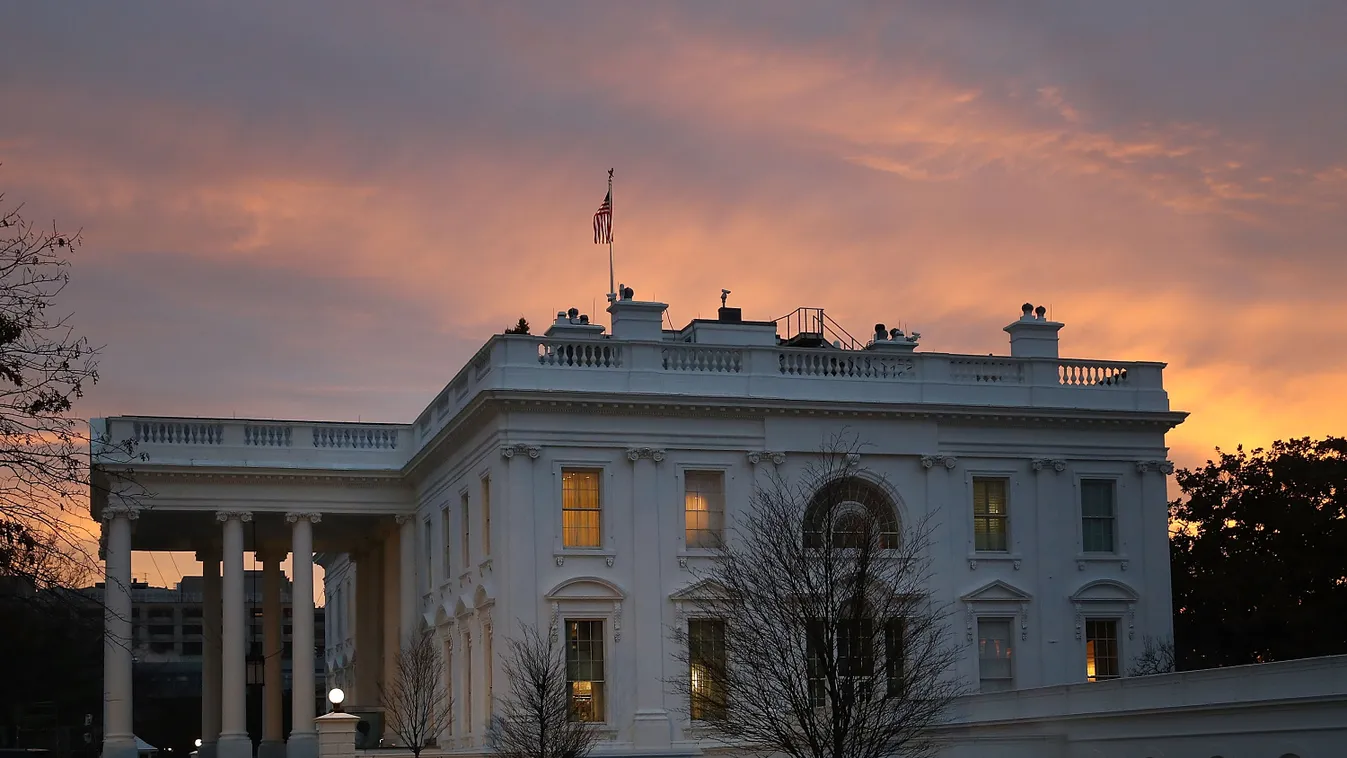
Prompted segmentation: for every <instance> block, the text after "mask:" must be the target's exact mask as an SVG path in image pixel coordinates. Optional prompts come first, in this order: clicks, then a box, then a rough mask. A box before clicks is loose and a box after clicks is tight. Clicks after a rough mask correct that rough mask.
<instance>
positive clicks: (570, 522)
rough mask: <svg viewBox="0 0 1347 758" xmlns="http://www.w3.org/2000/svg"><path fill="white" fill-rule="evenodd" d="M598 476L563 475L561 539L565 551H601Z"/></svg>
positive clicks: (595, 473) (588, 473) (564, 472)
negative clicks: (585, 548) (593, 548)
mask: <svg viewBox="0 0 1347 758" xmlns="http://www.w3.org/2000/svg"><path fill="white" fill-rule="evenodd" d="M600 509H601V503H600V495H599V472H597V471H563V472H562V473H561V539H562V545H564V546H565V547H600V546H601V544H602V543H601V542H600V541H599V539H600V535H599V516H600V515H601V513H602V511H601V510H600Z"/></svg>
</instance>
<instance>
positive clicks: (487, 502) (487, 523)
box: [482, 476, 491, 558]
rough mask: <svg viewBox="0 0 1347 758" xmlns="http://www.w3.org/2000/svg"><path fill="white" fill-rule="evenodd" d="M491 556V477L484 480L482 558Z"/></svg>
mask: <svg viewBox="0 0 1347 758" xmlns="http://www.w3.org/2000/svg"><path fill="white" fill-rule="evenodd" d="M490 555H491V477H489V476H488V477H484V478H483V479H482V557H483V558H486V557H488V556H490Z"/></svg>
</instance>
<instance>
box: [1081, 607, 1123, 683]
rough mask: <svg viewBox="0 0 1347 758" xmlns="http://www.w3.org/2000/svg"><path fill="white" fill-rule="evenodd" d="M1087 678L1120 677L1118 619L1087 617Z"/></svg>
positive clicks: (1094, 679) (1095, 680)
mask: <svg viewBox="0 0 1347 758" xmlns="http://www.w3.org/2000/svg"><path fill="white" fill-rule="evenodd" d="M1085 678H1086V679H1088V680H1089V681H1091V682H1098V681H1101V680H1103V679H1117V678H1118V620H1117V619H1085Z"/></svg>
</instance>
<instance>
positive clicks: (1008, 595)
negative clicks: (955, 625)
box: [960, 579, 1034, 603]
mask: <svg viewBox="0 0 1347 758" xmlns="http://www.w3.org/2000/svg"><path fill="white" fill-rule="evenodd" d="M960 599H961V600H963V601H964V602H965V603H992V602H1001V603H1027V602H1029V601H1030V600H1033V599H1034V598H1033V596H1032V595H1030V594H1029V593H1028V592H1025V591H1024V590H1022V589H1020V588H1018V587H1016V586H1014V585H1013V584H1010V583H1008V582H1003V581H1001V580H1000V579H996V580H994V581H991V582H988V583H986V584H984V585H982V586H981V587H979V588H977V589H975V590H973V591H972V592H969V593H968V594H966V595H964V596H963V597H962V598H960Z"/></svg>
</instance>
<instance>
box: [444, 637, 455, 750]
mask: <svg viewBox="0 0 1347 758" xmlns="http://www.w3.org/2000/svg"><path fill="white" fill-rule="evenodd" d="M444 691H445V693H447V694H448V696H449V702H450V703H452V702H453V701H454V646H453V645H450V644H449V642H448V641H447V640H446V641H445V643H444ZM445 721H446V723H445V725H444V731H445V733H447V734H448V735H449V736H450V737H452V736H454V709H453V708H452V707H451V708H449V718H447V719H445Z"/></svg>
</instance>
